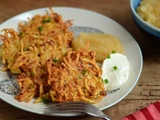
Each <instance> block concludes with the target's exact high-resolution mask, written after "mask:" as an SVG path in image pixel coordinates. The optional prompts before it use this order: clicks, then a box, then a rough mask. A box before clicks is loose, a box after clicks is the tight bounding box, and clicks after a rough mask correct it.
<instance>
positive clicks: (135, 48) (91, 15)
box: [0, 7, 143, 114]
mask: <svg viewBox="0 0 160 120" xmlns="http://www.w3.org/2000/svg"><path fill="white" fill-rule="evenodd" d="M53 10H54V11H55V12H57V13H58V14H61V15H62V16H63V18H64V20H72V19H73V24H74V25H73V28H76V29H72V30H74V31H75V32H76V33H77V32H81V31H85V32H92V31H97V32H104V33H109V34H113V35H115V36H117V37H118V38H119V39H120V40H121V42H122V44H123V46H124V48H125V55H126V56H127V58H128V60H129V63H130V75H129V79H128V81H127V82H126V83H125V84H124V85H123V86H122V87H121V88H120V90H118V91H116V92H114V93H112V94H109V95H107V96H106V97H105V98H104V99H103V100H102V101H101V102H100V103H98V104H95V106H97V107H98V108H99V109H100V110H103V109H106V108H109V107H111V106H113V105H115V104H116V103H118V102H119V101H121V100H122V99H123V98H124V97H126V96H127V95H128V94H129V93H130V92H131V90H132V89H133V87H134V86H135V85H136V83H137V81H138V79H139V77H140V74H141V71H142V65H143V59H142V53H141V50H140V47H139V45H138V44H137V42H136V41H135V39H134V38H133V37H132V36H131V35H130V34H129V33H128V32H127V31H126V30H125V29H124V28H123V27H122V26H121V25H119V24H118V23H117V22H115V21H113V20H112V19H110V18H108V17H106V16H103V15H100V14H98V13H95V12H91V11H88V10H83V9H76V8H67V7H53ZM47 11H49V9H48V8H41V9H36V10H32V11H28V12H25V13H22V14H20V15H17V16H15V17H13V18H11V19H9V20H7V21H6V22H4V23H2V24H1V25H0V30H2V29H3V28H13V29H15V30H18V23H19V22H20V21H23V22H25V21H28V18H32V17H33V16H34V15H36V14H46V12H47ZM75 26H78V27H75ZM77 28H78V29H77ZM1 43H2V42H1ZM17 88H18V87H17V85H16V82H15V80H14V78H12V76H10V75H8V73H6V72H0V98H1V99H2V100H4V101H5V102H7V103H9V104H11V105H13V106H15V107H18V108H20V109H23V110H26V111H29V112H32V113H37V114H43V112H44V107H45V105H44V104H43V103H38V104H34V103H33V100H32V101H30V102H29V103H25V102H18V101H17V100H16V99H15V98H14V96H15V94H17V92H18V90H17Z"/></svg>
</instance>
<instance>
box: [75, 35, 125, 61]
mask: <svg viewBox="0 0 160 120" xmlns="http://www.w3.org/2000/svg"><path fill="white" fill-rule="evenodd" d="M86 44H89V50H90V51H95V52H96V61H97V62H100V63H102V62H103V61H104V60H105V58H106V57H107V56H108V55H110V54H111V52H112V51H113V50H115V51H116V52H117V53H124V48H123V45H122V44H121V42H120V40H119V39H118V38H117V37H115V36H114V35H110V34H103V33H81V34H80V35H79V36H78V37H77V38H75V39H74V40H73V41H72V47H73V49H74V50H78V49H81V48H84V47H85V46H86Z"/></svg>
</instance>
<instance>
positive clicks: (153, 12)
mask: <svg viewBox="0 0 160 120" xmlns="http://www.w3.org/2000/svg"><path fill="white" fill-rule="evenodd" d="M159 6H160V0H142V1H141V3H140V5H139V6H138V8H137V13H138V15H139V16H140V17H141V18H142V19H143V20H145V21H146V22H147V23H149V24H151V25H153V26H155V27H157V28H160V22H159V21H160V17H159V16H160V7H159Z"/></svg>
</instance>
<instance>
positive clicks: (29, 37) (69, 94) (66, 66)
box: [0, 9, 106, 103]
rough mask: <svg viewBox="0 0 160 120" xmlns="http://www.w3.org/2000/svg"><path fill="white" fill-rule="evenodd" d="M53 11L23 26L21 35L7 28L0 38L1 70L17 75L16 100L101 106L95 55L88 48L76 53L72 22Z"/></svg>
mask: <svg viewBox="0 0 160 120" xmlns="http://www.w3.org/2000/svg"><path fill="white" fill-rule="evenodd" d="M50 11H51V13H48V14H46V15H35V16H34V17H33V18H31V19H29V21H28V22H27V23H20V25H19V32H17V31H15V30H13V29H11V28H5V29H3V34H1V35H0V39H1V40H2V41H3V44H2V45H1V47H0V58H1V61H2V64H3V65H4V68H3V69H2V70H3V71H7V70H9V71H10V72H11V73H13V74H16V75H17V82H18V85H19V88H20V92H19V94H18V95H17V96H16V99H17V100H18V101H19V102H21V101H25V102H29V101H30V100H32V99H33V98H35V103H37V102H46V101H51V102H67V101H85V102H90V103H97V102H99V101H100V100H101V99H102V98H103V97H104V96H105V95H106V94H105V89H104V84H103V81H102V79H101V74H102V70H101V69H100V68H99V66H98V65H97V63H96V59H95V52H92V51H90V50H88V48H87V46H86V47H84V48H83V49H80V50H76V51H75V50H73V49H72V48H71V46H70V45H71V42H72V40H73V38H74V37H73V33H72V32H71V31H69V28H70V26H71V25H72V22H71V21H70V20H68V21H63V19H62V16H61V15H59V14H57V13H55V12H54V11H53V10H52V9H50Z"/></svg>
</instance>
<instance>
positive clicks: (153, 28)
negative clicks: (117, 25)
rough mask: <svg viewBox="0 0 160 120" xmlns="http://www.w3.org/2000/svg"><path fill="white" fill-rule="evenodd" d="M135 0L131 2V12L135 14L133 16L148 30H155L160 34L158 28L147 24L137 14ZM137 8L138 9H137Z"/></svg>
mask: <svg viewBox="0 0 160 120" xmlns="http://www.w3.org/2000/svg"><path fill="white" fill-rule="evenodd" d="M134 1H135V0H130V6H131V11H132V12H133V14H134V15H135V17H136V18H137V19H138V20H139V21H140V22H141V23H143V24H144V25H145V26H147V27H148V28H150V29H152V30H155V31H156V32H160V28H157V27H155V26H153V25H151V24H149V23H148V22H146V21H145V20H143V19H142V18H141V17H140V16H139V15H138V14H137V12H136V9H135V8H134V7H133V2H134ZM141 1H142V0H139V2H138V4H140V2H141ZM136 8H137V7H136Z"/></svg>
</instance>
